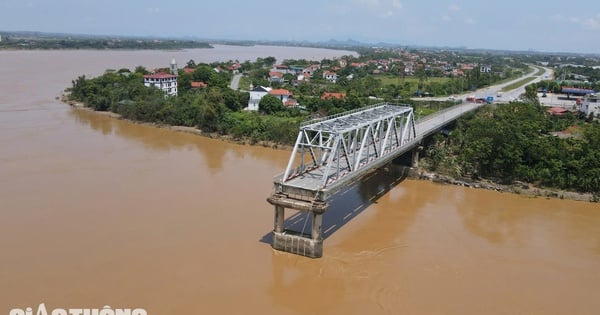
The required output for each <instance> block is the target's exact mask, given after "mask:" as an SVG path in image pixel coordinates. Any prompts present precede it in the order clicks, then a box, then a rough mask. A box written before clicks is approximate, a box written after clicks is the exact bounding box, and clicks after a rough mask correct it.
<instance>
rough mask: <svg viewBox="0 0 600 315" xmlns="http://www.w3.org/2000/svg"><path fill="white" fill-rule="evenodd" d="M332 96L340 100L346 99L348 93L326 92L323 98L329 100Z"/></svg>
mask: <svg viewBox="0 0 600 315" xmlns="http://www.w3.org/2000/svg"><path fill="white" fill-rule="evenodd" d="M332 98H334V99H338V100H341V99H344V98H346V93H335V92H325V93H323V95H321V99H322V100H329V99H332Z"/></svg>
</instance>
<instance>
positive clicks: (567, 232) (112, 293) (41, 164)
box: [0, 46, 600, 315]
mask: <svg viewBox="0 0 600 315" xmlns="http://www.w3.org/2000/svg"><path fill="white" fill-rule="evenodd" d="M348 53H349V52H341V51H329V50H320V49H301V48H281V47H228V46H217V48H215V49H213V50H188V51H181V52H175V51H132V52H127V51H125V52H118V51H0V69H2V75H0V314H9V311H10V310H11V309H13V308H21V309H25V308H26V307H28V306H29V307H32V308H33V311H34V314H35V310H36V308H37V306H38V305H39V304H40V303H45V305H46V307H47V308H48V309H55V308H65V309H69V308H102V307H103V306H104V305H110V306H112V307H113V308H144V309H146V310H147V313H148V314H151V315H163V314H598V313H600V205H598V204H593V203H588V202H575V201H568V200H557V199H545V198H531V197H524V196H519V195H511V194H505V193H498V192H491V191H484V190H474V189H469V188H463V187H454V186H443V185H437V184H432V183H429V182H424V181H414V180H400V181H396V180H395V177H394V172H393V170H392V171H389V172H382V173H381V174H377V175H375V176H372V177H370V178H368V179H366V180H365V181H363V182H362V183H361V184H359V185H358V186H355V187H351V188H350V189H348V190H347V191H345V192H343V193H341V194H340V195H338V196H336V197H335V198H334V200H333V201H332V207H331V208H330V210H329V213H328V216H326V218H325V222H324V230H325V236H326V239H325V241H324V257H323V258H321V259H309V258H304V257H300V256H295V255H291V254H287V253H281V252H277V251H274V250H272V249H271V247H270V245H269V243H268V241H269V235H270V234H269V233H270V231H271V230H272V229H273V208H272V207H271V206H270V205H269V204H268V203H267V202H266V200H265V198H266V197H267V196H268V195H269V194H270V192H271V188H272V186H271V182H272V178H273V176H274V175H276V174H277V173H280V172H282V171H283V169H284V167H285V164H286V162H287V159H288V157H289V154H290V153H289V152H286V151H283V150H274V149H269V148H262V147H252V146H244V145H236V144H231V143H224V142H221V141H218V140H213V139H208V138H203V137H199V136H195V135H190V134H184V133H178V132H173V131H169V130H166V129H157V128H153V127H149V126H144V125H139V124H133V123H129V122H125V121H122V120H118V119H113V118H109V117H107V116H103V115H99V114H96V113H92V112H88V111H84V110H76V109H72V108H71V107H69V106H68V105H65V104H62V103H60V102H59V101H58V100H56V99H55V97H56V96H58V95H60V93H61V91H62V89H64V88H65V87H68V86H69V85H70V82H71V80H72V79H75V78H76V77H77V76H78V75H81V74H87V75H98V74H101V73H102V72H103V71H104V69H106V68H113V69H119V68H121V67H128V68H134V67H135V66H137V65H144V66H146V67H147V68H152V67H158V66H167V65H168V63H169V62H170V60H171V58H176V60H177V61H178V63H179V64H180V66H183V65H184V64H185V62H187V60H189V59H194V60H195V61H196V62H211V61H217V60H235V59H238V60H241V61H243V60H246V59H250V60H254V59H255V58H256V57H266V56H276V57H277V58H279V59H280V60H281V59H284V58H295V59H300V58H306V59H321V58H324V57H328V58H331V57H334V56H340V55H343V54H348ZM289 212H291V211H289ZM296 219H297V220H296ZM301 219H302V216H296V217H294V216H292V217H290V218H289V220H288V221H290V222H292V221H293V222H292V223H298V222H302V221H301ZM300 225H301V224H300Z"/></svg>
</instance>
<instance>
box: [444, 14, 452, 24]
mask: <svg viewBox="0 0 600 315" xmlns="http://www.w3.org/2000/svg"><path fill="white" fill-rule="evenodd" d="M442 21H444V22H450V21H452V18H451V17H449V16H448V15H442Z"/></svg>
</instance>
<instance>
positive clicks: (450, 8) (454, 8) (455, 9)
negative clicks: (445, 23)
mask: <svg viewBox="0 0 600 315" xmlns="http://www.w3.org/2000/svg"><path fill="white" fill-rule="evenodd" d="M448 11H451V12H458V11H460V7H459V6H458V5H457V4H454V3H453V4H451V5H449V6H448Z"/></svg>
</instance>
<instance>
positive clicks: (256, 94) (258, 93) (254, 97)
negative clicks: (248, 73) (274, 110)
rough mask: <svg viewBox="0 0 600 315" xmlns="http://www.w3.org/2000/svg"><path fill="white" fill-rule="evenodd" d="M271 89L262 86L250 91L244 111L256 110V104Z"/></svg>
mask: <svg viewBox="0 0 600 315" xmlns="http://www.w3.org/2000/svg"><path fill="white" fill-rule="evenodd" d="M270 91H271V88H269V87H264V86H260V85H259V86H257V87H255V88H253V89H252V90H251V91H250V99H248V106H247V107H246V108H244V110H258V103H260V100H261V99H262V98H263V96H265V95H267V94H269V92H270Z"/></svg>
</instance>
